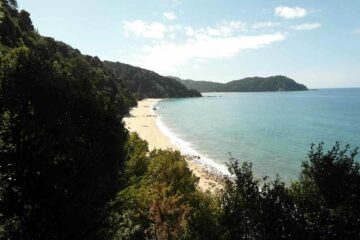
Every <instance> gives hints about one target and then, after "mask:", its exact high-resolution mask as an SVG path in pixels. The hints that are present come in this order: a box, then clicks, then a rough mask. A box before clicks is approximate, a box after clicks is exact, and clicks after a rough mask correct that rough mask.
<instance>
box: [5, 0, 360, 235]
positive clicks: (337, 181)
mask: <svg viewBox="0 0 360 240" xmlns="http://www.w3.org/2000/svg"><path fill="white" fill-rule="evenodd" d="M0 3H1V5H0V34H1V35H0V37H1V38H0V43H1V50H0V239H1V240H49V239H51V240H79V239H91V240H122V239H131V240H147V239H156V240H167V239H172V240H173V239H184V240H185V239H189V240H190V239H191V240H192V239H196V240H201V239H209V240H218V239H223V240H238V239H254V240H255V239H256V240H257V239H260V240H268V239H271V240H272V239H274V240H275V239H276V240H277V239H299V240H300V239H323V240H325V239H346V240H347V239H359V236H360V231H359V229H360V207H359V206H360V164H359V162H357V161H356V156H357V151H358V149H356V148H355V149H353V150H350V147H349V146H346V147H344V148H342V147H341V146H340V144H338V143H337V144H336V145H335V146H334V147H333V148H332V149H330V150H329V151H325V150H324V149H323V146H324V144H319V145H318V146H314V145H312V147H311V149H310V152H309V154H308V158H307V159H306V160H305V161H304V163H303V164H302V167H301V171H300V176H299V179H297V180H294V182H292V183H291V184H289V185H285V183H283V182H282V181H281V180H280V179H279V178H276V179H267V178H258V177H256V176H254V174H253V172H252V165H251V164H250V163H242V164H240V163H239V162H238V161H237V160H235V159H230V161H229V171H230V173H232V175H231V176H228V177H226V179H225V181H224V190H223V191H222V192H219V193H218V194H210V193H209V192H201V191H200V190H199V189H198V188H197V183H198V181H199V179H198V178H197V177H195V176H194V175H193V173H192V172H191V171H190V170H189V168H188V166H187V162H186V161H185V156H182V155H181V154H180V152H178V151H172V150H155V151H151V152H149V150H148V145H147V142H145V141H144V140H142V139H140V138H139V136H138V135H137V134H136V133H129V132H128V131H127V130H126V129H125V128H124V126H123V123H122V117H123V115H124V114H126V113H127V111H128V109H129V107H131V106H133V105H134V104H136V102H135V99H134V97H133V96H132V95H131V93H130V92H129V91H128V90H127V89H126V88H125V86H124V84H122V81H121V79H119V78H118V77H117V76H115V75H114V74H113V73H112V72H111V71H109V70H108V69H107V68H106V67H104V64H103V63H102V62H101V61H100V60H99V59H98V58H96V57H90V56H84V55H82V54H81V53H80V52H79V51H78V50H76V49H73V48H71V47H70V46H68V45H66V44H64V43H61V42H58V41H55V40H54V39H51V38H46V37H42V36H40V35H39V34H38V33H37V32H36V31H35V30H34V27H33V25H32V22H31V20H30V14H29V13H27V12H26V11H20V12H19V11H18V10H17V4H16V1H15V0H0ZM214 141H216V139H214Z"/></svg>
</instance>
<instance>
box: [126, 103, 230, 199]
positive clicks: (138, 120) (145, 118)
mask: <svg viewBox="0 0 360 240" xmlns="http://www.w3.org/2000/svg"><path fill="white" fill-rule="evenodd" d="M160 100H161V99H144V100H142V101H139V102H138V106H137V107H135V108H133V109H132V110H131V111H130V115H129V116H128V117H126V118H124V122H125V125H126V128H127V129H128V130H129V131H131V132H137V133H138V134H139V136H140V137H141V138H142V139H144V140H146V141H147V142H148V143H149V149H150V150H153V149H168V148H170V149H174V150H179V151H180V149H179V148H177V147H176V146H175V145H174V144H172V143H171V141H170V139H169V138H167V137H166V136H165V135H164V134H163V133H162V132H161V131H160V129H159V128H158V127H157V125H156V118H157V116H156V111H154V110H153V107H154V105H155V104H156V103H157V102H158V101H160ZM186 161H187V163H188V167H189V169H190V170H191V171H192V172H193V173H194V175H195V176H197V177H198V178H199V188H200V189H201V190H202V191H210V192H213V193H214V192H218V191H219V190H221V189H222V186H223V180H222V177H221V176H220V175H219V174H218V173H215V172H214V171H212V170H211V169H209V168H207V167H206V166H205V165H204V164H201V163H199V161H198V157H197V156H186Z"/></svg>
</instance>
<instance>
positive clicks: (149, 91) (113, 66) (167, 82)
mask: <svg viewBox="0 0 360 240" xmlns="http://www.w3.org/2000/svg"><path fill="white" fill-rule="evenodd" d="M104 64H105V66H106V67H107V68H108V69H109V70H111V71H112V72H113V73H114V74H115V76H116V77H118V78H120V79H122V81H123V83H124V84H125V86H126V87H127V89H129V91H130V92H131V93H133V95H134V96H135V97H136V98H137V99H144V98H172V97H175V98H176V97H201V94H200V93H199V92H198V91H197V90H194V89H192V90H189V89H188V88H187V87H186V86H184V85H183V84H181V83H179V82H178V81H176V80H174V79H172V78H169V77H164V76H161V75H159V74H157V73H155V72H153V71H149V70H146V69H143V68H139V67H134V66H131V65H128V64H124V63H119V62H116V63H115V62H109V61H105V62H104Z"/></svg>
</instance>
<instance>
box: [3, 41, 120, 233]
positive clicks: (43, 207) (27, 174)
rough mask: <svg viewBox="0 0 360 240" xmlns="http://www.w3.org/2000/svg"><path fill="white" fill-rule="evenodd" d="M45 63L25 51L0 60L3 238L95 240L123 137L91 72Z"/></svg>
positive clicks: (114, 182) (113, 186)
mask: <svg viewBox="0 0 360 240" xmlns="http://www.w3.org/2000/svg"><path fill="white" fill-rule="evenodd" d="M43 56H44V55H43V54H42V52H37V51H33V50H30V49H28V48H25V47H22V48H18V49H13V50H11V51H10V52H9V53H8V54H6V55H5V56H3V57H1V58H0V84H1V85H0V97H1V101H0V102H1V103H0V104H1V105H0V109H1V112H0V116H1V119H0V124H1V125H0V134H1V138H0V139H1V141H0V155H1V166H0V177H1V182H0V184H1V185H0V186H1V193H0V196H1V197H0V199H1V205H0V213H1V215H0V221H1V222H0V225H2V226H4V228H5V229H4V236H2V237H5V238H9V239H84V238H86V239H97V232H98V231H99V230H100V229H101V228H102V227H103V224H104V221H103V219H104V217H105V216H104V215H105V211H104V206H105V205H106V204H107V202H108V201H109V200H110V199H111V198H112V197H113V196H114V195H115V194H116V192H117V191H118V189H119V187H120V185H119V176H118V174H119V171H120V169H121V161H122V160H123V159H124V153H123V146H124V143H125V139H126V135H125V130H124V128H123V126H122V125H121V124H120V119H119V118H118V117H117V115H118V114H117V112H116V111H115V110H114V109H115V107H114V106H115V105H114V103H113V102H112V101H111V99H110V98H109V97H108V96H107V93H106V91H99V90H97V89H96V88H95V86H94V85H93V84H92V81H93V80H94V78H93V77H92V75H91V67H90V66H89V65H87V64H86V63H83V62H82V61H78V62H77V64H76V65H72V66H71V65H69V64H71V62H68V61H67V60H61V59H59V60H58V61H57V62H56V61H54V62H53V61H52V59H49V58H44V57H43ZM63 66H67V68H66V69H65V68H63ZM65 70H67V72H65ZM75 70H76V72H75ZM75 74H76V75H75Z"/></svg>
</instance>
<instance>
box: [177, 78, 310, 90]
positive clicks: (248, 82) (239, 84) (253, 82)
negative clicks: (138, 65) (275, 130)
mask: <svg viewBox="0 0 360 240" xmlns="http://www.w3.org/2000/svg"><path fill="white" fill-rule="evenodd" d="M177 80H178V81H180V82H181V83H182V84H184V85H185V86H187V87H188V88H191V89H196V90H198V91H200V92H276V91H307V90H308V89H307V87H306V86H305V85H303V84H299V83H297V82H295V81H294V80H293V79H291V78H288V77H285V76H272V77H267V78H262V77H249V78H244V79H240V80H235V81H231V82H228V83H217V82H209V81H194V80H181V79H179V78H177Z"/></svg>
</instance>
